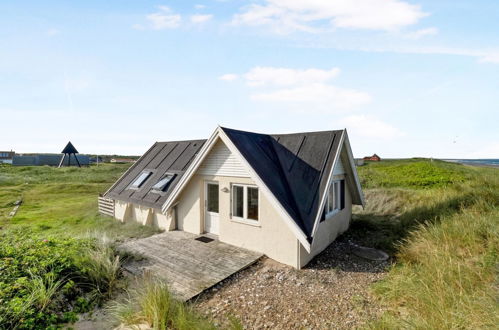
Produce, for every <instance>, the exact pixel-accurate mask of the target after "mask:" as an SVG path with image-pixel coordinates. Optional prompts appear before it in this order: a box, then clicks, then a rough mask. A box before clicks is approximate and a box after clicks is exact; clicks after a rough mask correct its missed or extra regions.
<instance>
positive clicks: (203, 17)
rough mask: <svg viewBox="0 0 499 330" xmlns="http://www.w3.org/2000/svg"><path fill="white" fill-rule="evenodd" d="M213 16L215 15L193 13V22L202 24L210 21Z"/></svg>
mask: <svg viewBox="0 0 499 330" xmlns="http://www.w3.org/2000/svg"><path fill="white" fill-rule="evenodd" d="M212 18H213V15H192V16H191V22H192V23H195V24H201V23H205V22H208V21H209V20H211V19H212Z"/></svg>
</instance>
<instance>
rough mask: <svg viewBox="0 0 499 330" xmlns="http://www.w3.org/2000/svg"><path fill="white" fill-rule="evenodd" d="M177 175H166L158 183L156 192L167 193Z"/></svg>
mask: <svg viewBox="0 0 499 330" xmlns="http://www.w3.org/2000/svg"><path fill="white" fill-rule="evenodd" d="M174 177H175V174H166V175H165V176H164V177H163V178H162V179H161V180H159V181H158V183H156V184H155V185H154V186H153V187H152V190H153V191H154V192H162V191H165V190H166V188H167V187H168V185H169V184H170V183H171V182H172V181H173V178H174Z"/></svg>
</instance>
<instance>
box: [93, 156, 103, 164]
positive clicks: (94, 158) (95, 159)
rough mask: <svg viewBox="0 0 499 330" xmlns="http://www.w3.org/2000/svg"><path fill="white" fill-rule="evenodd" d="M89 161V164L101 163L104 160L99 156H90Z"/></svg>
mask: <svg viewBox="0 0 499 330" xmlns="http://www.w3.org/2000/svg"><path fill="white" fill-rule="evenodd" d="M89 161H90V164H95V163H103V162H104V160H103V159H102V157H101V156H96V157H90V158H89Z"/></svg>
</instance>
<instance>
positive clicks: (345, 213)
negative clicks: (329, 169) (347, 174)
mask: <svg viewBox="0 0 499 330" xmlns="http://www.w3.org/2000/svg"><path fill="white" fill-rule="evenodd" d="M342 178H344V176H343V175H338V176H334V177H333V180H334V179H342ZM351 218H352V197H351V193H350V189H349V187H348V185H347V184H345V208H344V209H343V210H340V211H339V212H338V213H336V214H333V215H332V216H330V217H326V219H325V220H324V221H322V222H320V223H319V227H318V228H317V232H316V233H315V236H314V240H313V243H312V247H311V251H310V253H309V252H307V251H306V250H305V249H304V248H303V246H302V245H300V252H299V264H300V266H299V268H301V267H303V266H305V265H306V264H307V263H309V262H310V260H312V259H313V258H314V257H315V256H316V255H318V254H319V253H320V252H322V251H323V250H324V249H325V248H327V247H328V246H329V245H330V244H331V243H332V242H333V241H334V240H335V239H336V237H338V235H340V234H341V233H343V232H345V231H346V230H347V229H348V227H349V225H350V219H351Z"/></svg>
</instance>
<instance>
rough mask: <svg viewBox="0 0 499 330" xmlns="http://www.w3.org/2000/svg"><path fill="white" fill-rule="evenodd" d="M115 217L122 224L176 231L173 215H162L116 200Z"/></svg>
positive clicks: (152, 209)
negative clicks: (136, 224)
mask: <svg viewBox="0 0 499 330" xmlns="http://www.w3.org/2000/svg"><path fill="white" fill-rule="evenodd" d="M114 217H115V218H116V219H117V220H119V221H121V222H132V221H134V222H137V223H140V224H142V225H149V226H153V227H156V228H159V229H163V230H173V229H175V223H174V221H173V220H174V217H175V215H174V214H173V213H171V212H170V213H169V214H166V215H165V214H162V213H161V211H160V210H157V209H154V208H151V207H147V206H141V205H137V204H133V203H127V202H122V201H119V200H115V202H114Z"/></svg>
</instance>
